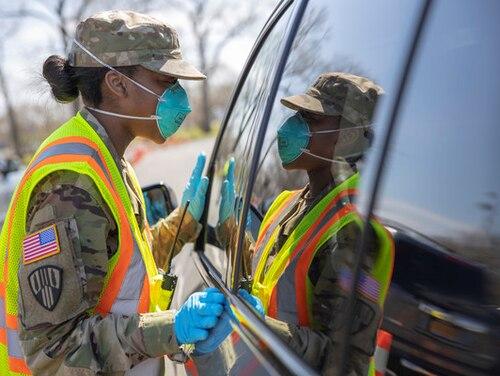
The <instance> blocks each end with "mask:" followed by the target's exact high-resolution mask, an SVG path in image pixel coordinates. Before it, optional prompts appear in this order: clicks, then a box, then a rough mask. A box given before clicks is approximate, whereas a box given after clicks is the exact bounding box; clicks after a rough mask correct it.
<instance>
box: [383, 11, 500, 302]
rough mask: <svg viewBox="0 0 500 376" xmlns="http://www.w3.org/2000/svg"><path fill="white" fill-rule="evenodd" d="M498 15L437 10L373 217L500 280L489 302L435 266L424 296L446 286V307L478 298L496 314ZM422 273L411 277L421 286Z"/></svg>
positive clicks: (499, 262) (499, 296)
mask: <svg viewBox="0 0 500 376" xmlns="http://www.w3.org/2000/svg"><path fill="white" fill-rule="evenodd" d="M499 16H500V4H499V3H498V2H497V1H483V2H473V3H472V2H468V1H454V2H436V4H435V7H434V9H433V12H432V13H431V16H430V19H429V21H428V22H429V25H428V29H427V31H426V33H425V36H424V42H423V45H422V47H421V50H420V51H419V54H418V58H417V59H416V61H415V62H414V64H415V66H414V70H413V73H412V76H411V80H410V85H409V89H408V92H407V97H406V98H407V99H406V100H405V102H404V103H403V105H402V109H401V118H400V122H399V124H398V125H397V129H396V132H397V133H396V137H395V139H394V142H393V145H392V149H391V154H390V158H389V161H388V165H387V167H388V173H387V176H386V178H385V180H384V183H383V189H382V196H381V199H380V201H379V203H378V209H377V212H376V214H378V215H379V216H381V217H383V218H386V219H387V220H390V221H391V222H392V223H394V224H395V226H396V227H398V226H399V227H403V228H409V229H412V230H413V231H415V232H417V233H420V234H422V235H425V236H426V237H427V238H429V239H431V240H432V241H435V242H436V243H437V244H439V245H441V246H443V247H444V248H445V249H446V251H448V252H451V253H452V254H453V255H456V256H458V260H459V259H461V258H464V259H465V260H466V261H467V260H468V262H472V263H473V264H476V265H477V264H479V265H482V267H483V268H485V269H487V270H489V272H490V273H491V274H490V273H488V274H489V278H492V280H493V281H496V282H495V283H486V284H485V285H484V286H488V290H489V293H487V294H486V295H484V294H485V292H484V291H483V292H480V291H479V290H478V288H480V286H478V284H477V283H472V284H471V283H468V284H469V286H468V287H465V286H463V285H464V284H463V283H460V285H454V284H453V283H452V282H451V280H450V279H447V278H446V276H445V275H443V274H442V273H446V270H443V269H440V270H441V271H439V270H436V269H435V268H433V271H432V272H430V271H429V272H428V273H426V277H428V276H430V275H432V274H434V275H435V278H437V280H434V283H433V284H432V285H428V286H427V288H428V289H433V288H436V284H435V283H438V281H441V282H439V285H440V286H441V287H442V288H445V292H446V293H447V296H448V298H450V299H453V296H455V297H456V298H459V297H462V298H463V297H464V296H465V297H469V298H470V297H471V296H476V299H479V300H480V303H484V304H487V303H492V304H496V305H497V306H498V305H500V293H499V291H500V289H499V286H500V285H499V284H498V271H499V270H500V254H499V249H500V225H499V224H500V173H499V172H498V161H500V149H499V147H498V140H499V139H500V128H499V126H498V119H499V117H500V107H499V106H498V87H499V85H500V75H498V74H496V73H495V72H496V70H497V68H498V66H499V64H500V51H499V49H498V48H497V46H498V35H499V34H500V24H499V22H498V20H499ZM427 267H432V265H427ZM417 274H418V273H417ZM417 274H415V275H412V276H411V278H416V279H417V280H416V281H415V283H418V279H419V276H418V275H417ZM440 275H441V276H440ZM407 277H410V276H408V275H407ZM459 278H460V277H459ZM420 282H421V283H423V282H422V281H420ZM476 282H477V280H476ZM445 285H446V286H445ZM460 286H461V287H460Z"/></svg>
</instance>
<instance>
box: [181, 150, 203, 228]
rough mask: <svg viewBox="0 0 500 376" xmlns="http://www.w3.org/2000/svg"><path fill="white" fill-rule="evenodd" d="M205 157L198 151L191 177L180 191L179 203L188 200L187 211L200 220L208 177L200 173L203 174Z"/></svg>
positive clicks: (183, 204)
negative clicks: (180, 198) (182, 190)
mask: <svg viewBox="0 0 500 376" xmlns="http://www.w3.org/2000/svg"><path fill="white" fill-rule="evenodd" d="M206 159H207V157H206V156H205V154H203V153H200V155H198V159H197V161H196V165H195V167H194V169H193V172H192V174H191V178H190V179H189V182H188V183H187V185H186V188H184V192H183V193H182V200H181V205H182V206H186V203H187V202H188V201H189V207H188V212H189V213H190V214H191V215H192V216H193V218H194V219H195V220H196V221H199V220H200V218H201V215H202V214H203V208H204V207H205V196H206V193H207V188H208V178H207V177H206V176H203V177H201V175H202V174H203V169H204V167H205V161H206Z"/></svg>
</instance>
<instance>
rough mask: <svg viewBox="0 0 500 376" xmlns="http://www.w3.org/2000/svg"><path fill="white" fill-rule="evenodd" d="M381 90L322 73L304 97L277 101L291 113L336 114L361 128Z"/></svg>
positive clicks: (363, 80)
mask: <svg viewBox="0 0 500 376" xmlns="http://www.w3.org/2000/svg"><path fill="white" fill-rule="evenodd" d="M382 93H383V90H382V88H381V87H380V86H378V85H376V84H375V83H374V82H373V81H370V80H369V79H367V78H365V77H361V76H356V75H354V74H350V73H343V72H328V73H323V74H322V75H320V76H319V77H318V79H317V80H316V82H315V83H314V85H313V86H312V87H310V88H309V89H308V90H307V92H306V93H305V94H300V95H293V96H290V97H286V98H283V99H281V103H282V104H283V105H285V106H286V107H289V108H291V109H293V110H296V111H299V110H303V111H309V112H312V113H316V114H321V115H328V116H335V115H340V116H342V117H343V118H345V119H346V120H348V121H349V122H350V123H352V124H354V125H358V126H364V125H368V124H370V123H371V120H372V115H373V111H374V109H375V104H376V102H377V98H378V96H379V95H380V94H382Z"/></svg>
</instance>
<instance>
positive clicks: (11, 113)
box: [0, 23, 23, 158]
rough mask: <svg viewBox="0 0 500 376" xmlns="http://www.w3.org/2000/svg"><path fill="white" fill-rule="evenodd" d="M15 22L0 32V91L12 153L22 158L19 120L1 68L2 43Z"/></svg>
mask: <svg viewBox="0 0 500 376" xmlns="http://www.w3.org/2000/svg"><path fill="white" fill-rule="evenodd" d="M16 29H17V24H15V23H12V24H10V25H8V26H7V27H6V28H4V29H3V30H2V32H1V33H0V93H1V95H2V97H3V101H4V104H5V112H6V115H7V116H6V118H7V119H6V120H7V122H8V124H9V131H10V136H11V137H10V138H11V141H12V144H13V151H14V154H15V155H16V156H17V157H18V158H22V156H23V149H22V145H21V141H20V137H19V122H18V118H17V115H16V111H15V110H14V105H13V103H12V99H11V95H10V91H9V87H8V86H7V78H6V75H5V72H4V70H3V61H4V58H5V56H4V43H5V41H6V40H7V37H8V36H9V35H12V34H15V32H16Z"/></svg>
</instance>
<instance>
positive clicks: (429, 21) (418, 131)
mask: <svg viewBox="0 0 500 376" xmlns="http://www.w3.org/2000/svg"><path fill="white" fill-rule="evenodd" d="M499 42H500V2H499V1H497V0H482V1H470V0H455V1H421V0H407V1H400V0H384V1H369V0H366V1H361V0H350V1H340V0H309V1H306V0H296V1H281V2H280V3H279V5H278V6H277V8H276V9H275V11H274V12H273V14H272V16H271V17H270V19H269V20H268V22H267V23H266V25H265V27H264V29H263V31H262V32H261V34H260V36H259V38H258V40H257V42H256V44H255V46H254V49H253V51H252V53H251V55H250V56H249V58H248V61H247V64H246V67H245V68H244V70H243V72H242V74H241V78H240V80H239V83H238V84H237V86H236V89H235V92H234V95H233V99H232V101H231V103H230V106H229V108H228V111H227V114H226V116H225V119H224V122H223V125H222V129H221V131H220V134H219V136H218V139H217V142H216V146H215V149H214V152H213V154H212V157H211V161H210V165H209V168H208V173H209V175H210V179H211V187H210V192H211V196H210V199H208V200H207V208H206V210H205V221H206V225H205V227H204V228H205V231H204V232H203V233H202V236H201V237H200V238H199V239H198V242H197V244H196V252H195V261H196V263H197V265H198V266H199V269H200V272H201V273H202V275H203V277H204V278H205V280H206V281H207V282H209V283H210V284H215V285H216V286H218V287H220V288H221V289H223V290H224V292H225V293H226V294H227V296H228V298H229V299H230V301H231V302H232V303H233V304H234V305H235V307H237V308H238V309H240V312H241V313H242V315H243V316H244V317H246V322H247V323H250V324H249V325H240V326H239V327H240V331H241V333H240V335H242V336H243V337H245V338H246V337H248V340H249V341H250V342H249V343H251V342H252V340H253V343H254V344H255V346H251V347H253V350H254V351H257V352H259V351H260V355H261V356H260V359H261V360H262V361H264V362H265V363H266V366H267V367H268V369H269V372H270V373H271V374H273V373H274V374H284V373H289V374H300V375H301V374H305V373H312V372H313V371H312V370H311V369H310V368H308V367H307V365H305V364H304V363H303V362H302V361H301V359H299V358H298V357H297V356H295V355H294V353H293V351H291V350H290V349H289V348H287V346H286V345H284V344H283V342H281V341H280V340H279V339H278V338H276V336H273V333H272V332H271V331H270V330H269V329H268V328H267V327H266V326H265V324H264V323H263V321H260V320H259V319H258V318H257V317H256V316H254V315H252V314H251V313H250V310H248V307H247V306H246V305H245V304H244V303H243V301H242V300H240V299H239V298H238V297H237V296H236V295H235V294H234V291H235V290H236V289H237V287H238V286H239V285H240V282H241V281H240V275H241V273H240V266H239V264H238V262H239V260H240V259H241V252H242V251H241V249H240V248H241V245H242V244H243V242H242V241H240V242H236V243H235V244H234V246H230V247H229V249H225V250H223V251H224V253H222V254H223V255H225V256H226V262H225V263H224V264H223V265H222V270H223V272H222V273H219V272H217V270H216V269H217V267H218V268H219V270H221V266H220V265H218V266H217V265H213V262H212V261H210V259H209V258H207V257H206V256H205V254H204V252H203V251H204V250H208V249H209V248H214V247H215V248H216V249H218V248H220V247H219V245H218V244H217V241H216V240H215V239H214V237H213V236H210V237H209V236H207V233H208V232H209V231H208V229H211V233H213V228H214V227H215V226H216V225H217V217H218V206H219V198H220V187H221V183H222V179H223V176H224V170H225V166H226V163H227V161H228V159H229V158H230V157H234V158H235V159H236V193H237V197H238V200H237V202H238V204H239V205H238V207H239V209H240V210H238V211H237V212H238V214H239V218H240V220H239V222H238V223H239V225H238V231H237V234H236V235H237V237H238V239H240V240H241V239H243V237H253V238H254V239H255V238H256V236H257V232H258V229H259V223H260V221H261V219H262V215H264V214H265V212H266V210H267V209H268V207H269V204H270V203H271V202H272V201H273V200H274V198H275V197H276V196H277V195H278V194H279V193H280V192H282V191H283V190H290V189H298V188H301V187H303V186H304V184H305V181H306V178H305V176H304V175H302V174H300V173H297V172H295V173H293V172H287V171H285V170H283V169H282V168H281V163H280V160H279V158H278V154H277V147H276V130H277V128H278V127H279V125H280V124H282V123H283V120H284V119H285V118H287V117H288V116H290V114H291V111H290V110H288V109H286V108H285V107H284V106H282V105H281V103H280V99H281V98H282V97H285V96H289V95H292V94H297V93H302V92H304V91H305V90H306V89H307V88H308V87H309V86H310V85H311V84H312V82H313V81H314V80H315V78H316V77H317V76H318V75H319V74H321V73H323V72H328V71H330V72H331V71H341V72H348V73H353V74H357V75H362V76H366V77H369V78H370V79H371V80H373V81H375V82H376V83H377V84H378V85H380V86H381V87H382V88H383V91H384V95H383V97H382V98H381V99H380V100H379V102H378V104H377V108H376V113H375V119H374V123H373V132H374V141H373V144H372V147H371V149H370V150H369V152H368V154H367V156H366V158H365V160H364V162H363V165H362V166H361V167H360V168H361V176H362V182H361V187H360V197H359V201H358V202H357V207H358V211H359V213H360V215H361V216H362V218H364V220H365V221H367V220H368V218H370V217H373V216H376V217H377V218H378V219H379V221H381V222H382V223H384V225H385V226H386V227H387V229H388V230H389V231H390V232H391V234H392V236H393V238H394V242H395V264H394V273H393V279H392V285H391V288H390V292H389V295H388V298H387V300H386V306H385V318H384V320H383V323H382V328H383V329H385V330H386V331H389V332H390V333H392V335H393V342H392V347H391V348H390V360H389V368H390V369H391V371H392V372H393V373H395V374H398V375H407V374H414V373H416V374H423V375H434V374H435V375H464V376H465V375H467V376H471V375H500V170H499V167H498V164H499V162H500V148H499V147H498V145H497V143H498V141H500V121H499V119H500V94H499V93H500V91H499V90H500V89H499V88H500V74H498V68H499V67H500V48H499V46H500V43H499ZM341 173H342V171H340V172H339V174H341ZM249 213H250V215H251V218H252V220H251V221H248V220H243V218H247V217H248V215H249ZM247 224H250V227H248V228H247ZM205 239H211V240H209V241H206V240H205ZM210 243H212V244H210ZM364 253H365V249H364V248H363V247H359V249H358V255H359V258H358V259H359V260H362V257H363V254H364ZM339 351H343V352H344V357H343V359H344V360H345V359H346V356H345V355H346V354H345V352H346V351H349V346H348V344H341V346H340V348H339Z"/></svg>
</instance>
